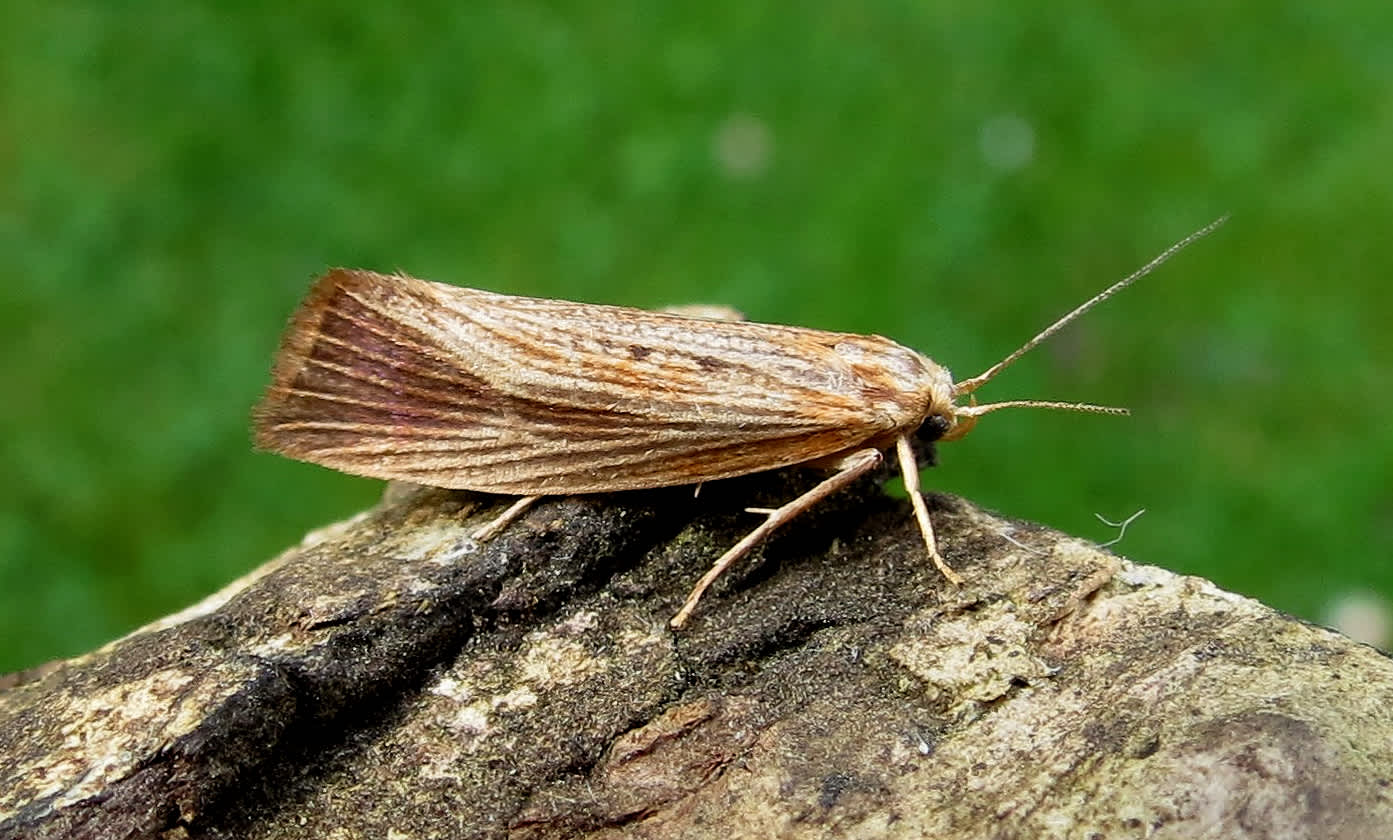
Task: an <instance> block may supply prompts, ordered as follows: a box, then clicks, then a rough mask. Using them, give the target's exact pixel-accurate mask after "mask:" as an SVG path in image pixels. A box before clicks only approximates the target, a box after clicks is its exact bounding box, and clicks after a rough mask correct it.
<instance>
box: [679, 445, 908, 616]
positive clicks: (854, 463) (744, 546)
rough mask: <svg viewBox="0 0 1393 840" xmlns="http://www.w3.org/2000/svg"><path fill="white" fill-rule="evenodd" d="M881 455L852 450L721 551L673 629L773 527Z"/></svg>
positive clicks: (858, 474) (871, 466)
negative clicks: (818, 480) (817, 480)
mask: <svg viewBox="0 0 1393 840" xmlns="http://www.w3.org/2000/svg"><path fill="white" fill-rule="evenodd" d="M881 458H882V456H881V454H880V451H879V450H876V449H862V450H859V451H856V452H853V453H851V454H850V455H848V456H846V457H845V458H843V459H842V461H841V463H840V464H838V467H840V471H839V472H838V473H837V474H836V475H833V476H832V477H830V478H828V479H827V480H825V481H823V482H822V483H821V484H819V485H817V486H816V487H814V488H813V489H811V490H809V491H808V492H806V493H804V494H803V495H801V496H799V497H798V498H796V499H794V500H793V501H791V502H789V503H788V504H786V505H784V506H783V507H781V508H778V509H776V510H772V511H769V512H768V518H767V519H765V520H764V523H763V524H761V525H760V526H759V527H758V528H755V529H754V530H753V531H751V532H750V533H748V534H746V535H745V538H744V539H742V540H741V541H740V542H738V543H736V544H735V545H733V546H731V548H730V550H729V551H727V552H726V553H725V554H722V555H721V556H720V558H719V559H718V560H716V562H715V564H714V565H712V567H711V569H710V571H708V572H707V573H706V574H704V575H702V577H701V580H699V581H697V585H696V586H695V587H693V588H692V594H690V595H688V596H687V600H686V602H685V603H684V604H682V609H680V610H678V611H677V615H675V616H673V617H672V621H671V622H670V626H671V627H672V629H674V630H678V629H680V628H681V627H682V625H684V624H686V623H687V619H688V618H689V617H691V614H692V610H694V609H696V605H697V602H698V601H700V600H701V596H702V594H703V593H705V592H706V590H707V589H708V588H709V587H710V586H711V584H712V583H715V581H716V578H718V577H720V576H721V574H722V573H723V572H725V570H726V569H728V568H730V566H731V564H733V563H734V562H735V561H736V560H739V559H740V558H741V557H744V556H745V555H746V554H748V553H749V551H750V549H752V548H754V547H755V546H756V545H759V543H760V542H761V541H763V540H764V539H765V538H766V537H768V536H769V535H770V534H771V533H773V531H774V529H776V528H778V527H779V526H780V525H783V524H784V523H785V522H788V521H789V520H790V519H793V518H794V517H796V516H798V515H799V514H800V513H803V512H804V511H806V510H807V509H808V508H810V507H812V506H813V505H815V504H817V503H818V502H820V501H822V500H823V499H825V498H827V497H828V496H830V495H832V494H833V493H835V492H837V491H838V490H841V489H842V488H843V487H845V486H847V485H848V484H850V483H851V482H853V481H855V480H856V479H858V478H860V477H861V476H863V475H865V474H866V473H868V472H870V471H871V470H873V469H875V468H876V466H878V465H879V464H880V462H881Z"/></svg>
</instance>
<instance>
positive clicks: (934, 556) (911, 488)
mask: <svg viewBox="0 0 1393 840" xmlns="http://www.w3.org/2000/svg"><path fill="white" fill-rule="evenodd" d="M895 449H896V451H897V452H899V455H900V474H901V476H903V478H904V489H905V493H907V494H908V495H909V503H910V505H912V506H913V507H914V518H915V519H916V520H918V521H919V533H921V534H923V535H924V545H925V546H927V547H928V549H929V559H930V560H932V561H934V565H935V566H937V567H938V570H939V571H940V572H942V573H943V576H944V577H946V578H948V580H950V581H952V582H953V583H958V584H960V583H962V582H963V579H962V576H961V575H959V574H958V573H957V572H955V571H953V569H952V568H951V567H949V565H948V563H947V561H945V560H944V559H943V555H941V554H939V553H938V540H936V539H934V526H933V522H932V521H931V520H930V519H929V506H928V505H926V504H925V503H924V494H923V492H922V491H921V490H920V489H919V462H918V461H917V460H916V459H915V458H914V448H913V446H912V445H911V443H910V439H909V435H900V438H899V440H897V441H896V442H895Z"/></svg>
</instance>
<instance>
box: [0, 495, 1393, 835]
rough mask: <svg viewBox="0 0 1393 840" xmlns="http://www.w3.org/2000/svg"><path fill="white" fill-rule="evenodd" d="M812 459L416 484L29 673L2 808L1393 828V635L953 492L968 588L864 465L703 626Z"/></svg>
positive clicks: (422, 817)
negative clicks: (655, 485) (989, 509)
mask: <svg viewBox="0 0 1393 840" xmlns="http://www.w3.org/2000/svg"><path fill="white" fill-rule="evenodd" d="M808 478H809V477H808V476H806V475H800V474H799V473H797V472H793V473H788V474H780V475H775V476H766V477H760V478H755V479H749V480H741V481H730V482H722V483H720V484H716V485H711V486H708V487H707V488H706V489H705V490H704V491H703V492H702V494H701V496H700V497H699V498H697V499H695V500H694V499H693V497H692V494H691V490H690V488H688V489H676V490H667V491H654V492H647V493H631V494H621V495H616V496H611V497H594V498H588V499H574V498H572V499H553V500H548V501H546V502H544V503H543V504H541V505H539V506H538V507H537V508H536V509H534V510H533V511H532V512H531V513H530V514H529V515H528V516H527V517H526V518H525V519H524V520H522V521H521V522H519V523H517V524H516V525H515V526H514V527H512V528H511V529H509V530H508V531H507V532H505V533H504V534H503V535H502V536H500V537H499V538H497V539H496V540H495V541H493V542H491V543H489V544H487V545H484V546H481V547H476V546H474V545H472V544H471V542H470V540H468V539H467V536H466V535H467V533H468V532H469V530H470V528H471V527H473V526H474V525H477V524H478V523H479V522H481V521H483V520H484V519H485V518H486V517H488V516H490V515H492V513H494V512H496V510H498V509H499V507H500V506H501V505H502V504H503V503H504V502H505V501H506V500H499V499H495V498H482V497H478V496H473V495H470V494H466V493H450V492H444V491H427V490H420V489H414V490H409V489H398V490H395V491H394V492H392V493H389V494H388V497H387V498H386V499H385V500H384V502H383V503H382V504H381V505H380V506H379V507H378V508H376V509H374V510H372V511H370V512H368V513H366V514H364V515H362V516H360V517H358V518H356V519H354V520H352V521H350V522H346V523H342V524H339V525H334V526H332V527H329V528H326V529H324V530H322V531H319V532H317V533H315V534H313V535H311V536H310V537H308V538H307V539H306V540H305V542H304V544H303V545H302V546H300V547H298V548H295V549H293V550H291V551H289V552H287V553H286V554H284V555H282V556H281V557H279V558H277V559H276V560H274V561H272V562H271V563H268V564H267V565H266V566H264V567H263V568H261V569H259V570H257V571H256V572H254V573H253V574H251V575H249V576H247V577H246V578H245V579H243V580H241V581H238V582H237V583H235V584H234V585H232V586H230V587H228V588H227V589H226V590H225V591H223V592H221V593H219V594H217V595H215V596H213V597H211V598H209V599H208V600H207V601H205V602H204V603H202V604H199V605H197V606H195V607H192V608H190V609H188V610H186V611H185V612H183V613H180V614H178V615H175V616H171V617H169V618H168V619H165V620H163V621H161V622H159V623H157V624H155V625H152V626H150V627H146V628H144V629H142V630H140V631H138V632H136V633H134V634H132V635H130V636H128V637H126V638H124V639H121V640H118V641H116V642H114V643H112V644H110V645H108V646H106V647H104V648H102V649H101V650H98V651H95V652H93V653H91V654H89V655H87V656H84V657H81V658H78V659H74V660H72V661H69V662H65V663H61V664H59V665H58V666H57V667H56V668H53V669H49V670H47V671H45V672H36V673H34V674H31V675H29V676H28V677H27V678H21V679H18V680H16V681H15V682H17V683H18V684H16V685H12V686H11V687H9V688H8V689H7V690H5V691H4V692H3V693H0V836H3V837H25V838H41V837H42V838H47V837H92V838H97V837H100V838H124V837H167V838H182V837H219V838H221V837H226V838H233V837H236V838H337V837H384V838H386V837H400V838H415V837H422V838H424V837H489V838H492V837H511V838H529V839H532V838H537V839H538V840H539V839H540V838H565V837H594V838H601V837H604V838H608V837H616V838H617V837H653V838H672V837H686V838H705V837H712V838H720V840H734V838H743V837H751V838H755V837H757V838H767V837H799V838H802V837H810V838H811V837H935V838H956V837H1079V838H1090V837H1099V838H1103V837H1106V838H1115V837H1159V838H1171V837H1174V838H1181V837H1184V838H1195V837H1214V838H1221V837H1222V838H1243V837H1255V838H1257V837H1273V838H1277V837H1281V838H1303V837H1309V838H1328V837H1342V838H1374V837H1387V836H1393V835H1390V833H1389V827H1390V826H1393V802H1391V801H1390V796H1391V795H1393V789H1391V788H1390V780H1393V663H1390V661H1389V660H1388V659H1387V658H1386V657H1385V656H1383V655H1381V654H1380V653H1378V652H1377V651H1375V650H1372V649H1370V648H1367V647H1363V646H1360V645H1358V644H1355V643H1353V642H1351V641H1349V640H1347V639H1345V638H1343V637H1341V636H1339V635H1337V634H1335V633H1333V632H1330V631H1328V630H1324V629H1321V628H1319V627H1313V626H1311V625H1309V624H1304V623H1302V622H1299V621H1296V620H1294V619H1292V618H1291V617H1289V616H1284V615H1280V614H1278V613H1276V612H1273V611H1272V610H1270V609H1268V608H1266V607H1263V606H1262V605H1260V604H1257V603H1254V602H1252V601H1249V600H1246V599H1244V598H1240V597H1237V596H1235V595H1231V594H1229V593H1226V592H1222V591H1220V590H1218V589H1216V588H1215V587H1214V586H1212V585H1211V584H1209V583H1207V582H1205V581H1203V580H1198V579H1194V578H1185V577H1179V576H1176V575H1173V574H1171V573H1169V572H1165V571H1162V570H1160V569H1156V568H1151V567H1145V566H1136V565H1133V564H1131V563H1129V562H1127V561H1125V560H1122V559H1120V558H1118V557H1116V556H1114V555H1112V554H1109V553H1107V552H1105V551H1101V550H1099V549H1097V548H1096V547H1094V546H1092V545H1091V544H1089V543H1087V542H1084V541H1081V540H1078V539H1075V538H1072V537H1068V536H1066V535H1063V534H1059V533H1055V532H1052V531H1048V530H1045V529H1042V528H1040V527H1037V526H1033V525H1029V524H1023V523H1019V522H1007V521H1004V520H1001V519H999V518H996V517H994V516H992V515H990V514H987V513H984V512H983V511H981V510H978V509H976V508H974V507H972V506H971V505H969V504H967V503H966V502H963V501H961V500H958V499H954V498H951V497H944V496H937V497H934V498H933V499H932V500H931V506H932V508H933V509H934V516H935V521H936V523H937V527H938V529H939V534H940V542H941V545H942V546H943V548H944V549H945V554H946V555H947V557H948V558H949V559H950V560H951V561H953V562H954V563H955V564H956V565H957V568H958V570H959V571H961V572H962V573H963V574H964V575H965V576H966V577H967V579H968V584H967V585H966V586H964V587H961V588H953V587H951V586H950V585H948V584H947V583H945V581H943V580H942V578H940V577H939V576H938V574H937V573H936V572H935V571H934V570H933V568H932V567H931V566H930V565H929V564H928V563H927V561H926V560H925V559H924V553H923V549H922V546H921V545H920V543H919V536H918V534H917V532H916V530H915V527H914V524H913V521H912V518H911V516H910V515H909V513H908V507H907V505H905V504H904V503H902V502H898V501H894V500H891V499H889V498H887V497H885V496H883V495H881V494H880V493H879V491H878V490H876V489H875V488H874V485H873V484H871V483H867V484H866V485H865V486H863V487H860V488H859V489H857V490H854V491H852V492H848V493H846V494H844V495H843V496H842V497H840V498H839V499H836V500H834V501H833V502H831V503H830V504H828V505H826V506H824V507H823V508H821V509H820V510H818V511H817V512H816V513H814V514H813V515H811V516H809V517H808V518H807V519H805V520H803V521H802V522H799V523H796V524H794V525H793V526H791V527H790V528H789V529H787V532H786V533H785V534H783V535H782V536H779V537H777V538H776V539H774V540H773V541H772V542H771V543H770V544H769V545H768V546H766V548H765V550H764V551H763V552H762V553H757V554H756V555H755V557H753V558H751V560H750V561H749V562H746V563H743V564H741V566H740V567H739V568H738V569H737V570H735V571H734V572H733V573H732V574H731V575H730V576H729V578H728V579H726V580H723V581H722V582H721V583H719V584H718V585H717V586H716V587H715V589H714V590H713V592H712V593H710V594H709V595H708V596H707V599H706V600H705V601H704V602H703V604H702V607H701V609H700V610H699V612H698V613H697V615H696V617H695V618H694V620H693V622H692V623H691V624H690V625H689V627H688V629H687V630H685V631H683V632H681V633H677V634H674V633H672V632H671V631H669V630H668V628H667V620H668V618H670V617H671V615H672V613H673V611H674V610H675V609H676V607H677V605H678V604H679V603H680V602H681V599H682V597H683V596H684V595H685V594H686V591H687V589H688V588H689V587H690V585H691V584H692V582H693V581H694V580H695V578H696V577H697V576H698V575H699V574H700V572H701V571H703V570H704V568H705V567H706V565H708V564H709V563H710V561H711V560H712V559H713V558H714V557H715V555H716V554H717V553H719V549H720V548H722V547H724V546H726V545H729V544H730V542H731V541H733V540H734V539H735V538H736V537H737V536H738V535H739V534H740V533H741V532H742V530H744V529H746V528H748V527H749V526H750V525H751V522H752V519H753V517H751V516H750V515H748V514H744V513H742V512H741V508H743V507H744V506H746V505H759V504H763V505H768V504H770V503H773V502H778V501H782V500H784V499H786V498H788V496H789V494H790V493H792V492H794V491H795V490H796V489H797V487H798V486H807V484H806V482H807V480H808ZM25 679H27V681H25Z"/></svg>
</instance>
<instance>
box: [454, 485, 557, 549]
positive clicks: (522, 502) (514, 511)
mask: <svg viewBox="0 0 1393 840" xmlns="http://www.w3.org/2000/svg"><path fill="white" fill-rule="evenodd" d="M540 498H542V497H541V496H523V497H522V498H521V499H518V500H517V501H516V502H513V503H512V504H511V505H509V506H508V509H507V510H505V511H503V512H502V513H500V514H498V515H497V516H495V517H494V518H493V521H491V522H489V523H488V524H487V525H482V526H480V527H479V528H478V529H476V530H475V531H474V533H473V534H470V536H471V537H473V538H474V539H475V540H477V541H479V542H485V541H487V540H490V539H493V538H494V537H496V536H498V534H499V533H500V532H501V531H502V530H503V529H504V528H507V527H508V526H509V525H512V524H513V523H514V522H516V521H518V519H519V518H520V517H521V516H522V515H523V514H524V513H527V510H528V508H530V507H532V505H533V504H535V503H536V502H537V500H538V499H540Z"/></svg>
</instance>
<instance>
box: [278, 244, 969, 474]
mask: <svg viewBox="0 0 1393 840" xmlns="http://www.w3.org/2000/svg"><path fill="white" fill-rule="evenodd" d="M886 354H889V355H888V356H887V355H886ZM906 354H907V355H906ZM887 359H889V360H890V361H888V362H887ZM921 359H922V357H919V356H918V354H914V353H913V352H912V351H909V350H906V349H905V348H902V347H899V345H895V344H893V343H892V342H889V341H887V340H885V339H879V338H875V337H865V336H853V335H845V334H839V333H826V332H820V331H816V330H806V329H800V328H793V327H780V326H774V325H767V324H750V323H743V322H741V323H737V322H722V321H706V320H695V319H691V318H683V317H678V316H673V315H664V314H660V313H654V312H647V311H643V310H636V309H626V308H621V307H612V306H597V305H590V304H578V303H568V302H564V301H550V300H540V299H535V298H522V297H513V296H508V295H498V294H493V293H490V292H482V291H476V290H471V289H463V288H459V287H455V286H446V285H442V284H438V283H430V282H427V281H423V280H417V279H414V278H410V277H405V276H384V275H379V274H374V273H371V272H364V271H348V270H342V269H339V270H335V271H332V272H330V273H329V274H327V275H326V276H325V277H323V278H322V279H321V280H320V281H319V282H318V283H317V284H316V286H315V288H314V289H313V290H312V291H311V293H310V295H309V297H308V298H307V299H306V301H305V303H304V304H303V305H302V307H301V309H300V311H299V312H298V313H297V315H296V316H295V318H294V319H293V320H292V323H291V325H290V327H289V329H288V331H287V333H286V337H285V339H284V341H283V343H282V346H281V349H280V353H279V355H278V357H277V360H276V363H275V367H274V370H273V374H272V379H273V381H272V384H271V386H270V388H269V389H268V391H267V393H266V396H265V398H264V399H263V400H262V402H261V404H260V405H259V406H258V407H257V410H256V413H255V426H256V429H255V433H256V440H257V444H258V445H259V446H260V447H262V448H264V449H268V450H272V451H276V452H280V453H282V454H285V455H288V456H291V457H294V458H299V459H302V460H306V461H311V462H314V463H318V464H322V465H324V466H328V467H332V468H335V469H339V470H343V471H344V472H349V473H354V474H358V475H365V476H371V477H375V478H385V479H397V480H403V481H410V482H414V483H418V484H426V485H430V486H435V487H450V488H461V489H471V490H480V491H486V492H494V493H509V494H520V495H531V494H558V493H583V492H596V491H609V490H625V489H636V488H643V487H657V486H664V485H671V484H685V483H692V482H698V481H705V480H710V479H716V478H723V477H729V476H735V475H742V474H745V473H751V472H758V471H760V470H766V469H772V468H775V467H780V466H787V465H790V464H797V463H802V462H805V461H810V460H814V459H818V458H824V457H826V456H829V455H833V454H836V453H840V452H843V451H847V450H850V449H853V448H856V447H858V446H860V445H863V444H865V443H866V442H868V441H871V440H873V439H877V438H882V437H883V436H884V435H885V434H886V433H887V432H891V431H894V430H896V429H899V428H901V427H903V426H904V425H906V424H907V423H914V422H916V415H921V414H922V412H923V402H924V399H923V397H922V395H916V394H906V393H904V391H905V387H904V382H903V381H900V380H902V379H904V377H909V378H911V379H913V378H914V377H915V376H917V374H915V373H914V367H915V364H916V362H915V360H921ZM886 364H889V365H890V366H891V367H893V368H895V370H894V371H893V373H894V377H891V378H890V379H887V378H886V376H883V375H879V373H883V371H881V370H880V369H881V368H883V367H885V365H886ZM945 373H946V372H945ZM911 390H912V389H911ZM917 419H920V420H921V419H922V416H919V417H918V418H917Z"/></svg>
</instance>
